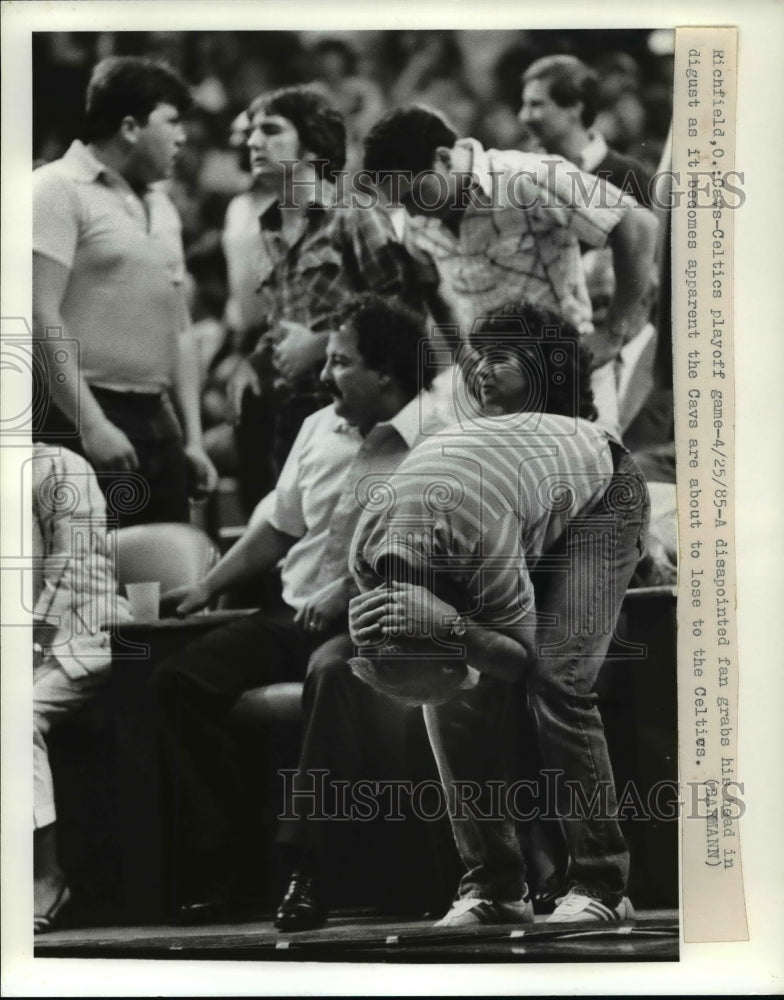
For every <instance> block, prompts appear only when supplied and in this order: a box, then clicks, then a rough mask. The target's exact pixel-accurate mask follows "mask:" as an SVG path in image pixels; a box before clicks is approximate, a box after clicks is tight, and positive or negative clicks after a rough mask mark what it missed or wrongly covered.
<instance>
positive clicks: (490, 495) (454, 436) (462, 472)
mask: <svg viewBox="0 0 784 1000" xmlns="http://www.w3.org/2000/svg"><path fill="white" fill-rule="evenodd" d="M612 475H613V460H612V455H611V452H610V447H609V438H608V435H607V434H606V433H605V432H604V431H602V430H601V429H600V428H598V427H596V426H595V425H594V424H591V423H588V422H587V421H584V420H574V419H572V418H567V417H561V416H555V415H552V414H540V413H537V414H531V413H522V414H512V415H507V416H503V417H487V418H484V419H482V420H479V421H476V422H475V424H474V426H473V427H472V428H471V430H470V431H467V430H466V429H465V428H462V427H461V428H457V427H450V428H448V429H447V430H445V431H443V432H442V433H440V434H437V435H434V436H433V437H431V438H429V439H427V440H426V441H425V442H423V443H422V444H420V445H419V446H418V447H417V448H415V449H414V451H412V452H411V454H410V455H409V456H408V457H407V458H406V459H405V460H404V461H403V462H402V463H401V465H400V466H399V467H398V469H397V470H396V471H395V472H394V473H393V474H392V475H391V476H388V477H386V479H385V481H384V488H383V491H382V490H381V489H378V490H375V491H374V490H368V491H367V493H366V495H367V496H371V497H372V498H373V499H372V502H368V504H367V505H366V507H365V510H364V512H363V514H362V516H361V518H360V521H359V524H358V526H357V530H356V533H355V535H354V539H353V543H352V550H351V556H350V564H351V566H352V569H353V572H354V576H355V579H356V581H357V583H358V585H359V586H360V588H361V589H362V590H370V589H372V588H373V587H376V586H378V585H379V584H381V583H384V582H389V581H388V580H387V579H386V577H385V575H384V574H385V572H386V570H385V567H384V564H383V562H382V560H383V559H384V557H395V556H396V557H398V558H399V559H400V560H401V561H402V562H403V563H404V564H405V565H406V566H407V567H410V568H411V569H412V571H413V572H412V577H411V578H412V579H417V580H419V581H420V582H423V581H427V582H425V584H424V585H425V586H428V589H431V590H434V591H437V590H438V589H439V587H438V578H439V576H440V575H441V574H443V581H445V582H449V583H450V584H451V585H455V584H456V585H457V586H458V587H459V588H460V590H461V592H462V593H464V594H465V597H466V605H465V606H464V607H462V608H460V609H459V610H460V611H461V613H463V614H465V615H467V616H468V617H472V618H475V619H476V620H477V621H482V622H486V623H494V624H499V625H500V624H506V625H512V624H517V623H519V622H521V621H522V620H523V619H524V618H525V617H526V615H527V614H528V613H529V612H530V611H531V610H532V608H533V605H534V592H533V586H532V583H531V579H530V576H529V571H530V570H532V569H534V568H535V567H536V564H537V563H538V561H539V559H540V557H541V556H542V554H543V553H547V552H548V551H549V550H550V549H552V547H553V546H554V545H555V544H556V542H557V541H558V540H559V539H560V538H561V537H562V536H563V535H564V533H565V531H566V527H567V524H568V522H569V521H570V519H572V518H575V517H578V516H579V515H580V514H583V513H586V512H588V511H589V510H591V509H592V508H593V507H594V506H595V505H596V503H597V502H598V501H599V500H600V499H601V497H602V496H603V494H604V492H605V490H606V488H607V486H608V485H609V483H610V480H611V477H612Z"/></svg>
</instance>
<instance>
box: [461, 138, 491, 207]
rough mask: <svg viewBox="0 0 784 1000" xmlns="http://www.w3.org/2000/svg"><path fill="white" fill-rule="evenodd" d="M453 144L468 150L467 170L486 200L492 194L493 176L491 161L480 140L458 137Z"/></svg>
mask: <svg viewBox="0 0 784 1000" xmlns="http://www.w3.org/2000/svg"><path fill="white" fill-rule="evenodd" d="M455 145H456V146H457V147H458V148H460V149H465V150H467V151H468V153H469V155H470V157H471V159H470V162H469V167H468V171H469V173H470V174H471V175H472V177H473V179H474V183H475V185H476V187H477V188H479V190H480V191H481V192H482V194H484V195H486V196H487V200H488V202H489V201H490V199H491V198H492V195H493V190H494V189H493V178H492V176H491V169H490V168H491V163H490V157H489V156H488V154H487V151H486V150H485V148H484V147H483V146H482V143H481V142H477V140H476V139H458V141H457V142H456V143H455Z"/></svg>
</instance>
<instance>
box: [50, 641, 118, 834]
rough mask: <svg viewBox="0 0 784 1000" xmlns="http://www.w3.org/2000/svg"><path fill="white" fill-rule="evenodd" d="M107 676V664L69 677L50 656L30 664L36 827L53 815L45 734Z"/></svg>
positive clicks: (91, 696) (52, 798)
mask: <svg viewBox="0 0 784 1000" xmlns="http://www.w3.org/2000/svg"><path fill="white" fill-rule="evenodd" d="M107 676H108V664H107V665H106V667H105V668H104V669H101V670H97V671H95V672H94V673H89V674H85V676H84V677H79V678H76V679H75V678H72V677H69V676H68V674H67V673H66V672H65V671H64V670H63V668H62V667H61V666H60V664H59V663H58V662H57V660H55V659H54V658H53V657H51V656H50V657H47V658H46V659H44V660H43V662H42V663H39V664H36V665H35V667H34V668H33V821H34V824H35V829H36V830H39V829H41V828H42V827H44V826H49V824H50V823H54V821H55V819H56V813H55V807H54V787H53V785H52V771H51V768H50V767H49V752H48V750H47V747H46V735H47V733H48V732H49V730H50V729H51V728H52V725H54V724H56V723H57V722H58V721H59V720H60V719H63V718H65V716H66V715H69V714H70V713H72V712H75V711H76V710H77V709H79V708H81V707H82V706H83V705H85V704H86V703H87V702H88V701H90V699H91V698H93V697H94V695H95V693H96V692H97V691H98V689H99V688H100V686H101V685H102V684H103V683H104V682H105V680H106V677H107Z"/></svg>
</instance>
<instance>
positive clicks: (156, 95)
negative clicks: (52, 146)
mask: <svg viewBox="0 0 784 1000" xmlns="http://www.w3.org/2000/svg"><path fill="white" fill-rule="evenodd" d="M159 104H171V105H173V106H174V107H175V108H177V110H178V111H179V112H180V113H183V112H185V111H187V110H188V108H189V107H190V106H191V95H190V91H189V90H188V87H187V85H186V83H185V81H184V80H182V79H181V78H180V77H179V76H178V75H177V74H176V73H175V72H174V70H173V69H171V67H169V66H167V65H166V64H165V63H162V62H156V61H155V60H154V59H147V58H144V57H142V56H109V58H107V59H102V60H101V61H100V62H99V63H98V64H97V65H96V66H95V68H94V69H93V72H92V75H91V77H90V82H89V84H88V85H87V98H86V105H85V112H84V128H83V130H82V132H83V136H82V137H83V138H84V139H85V141H86V142H93V141H96V140H98V141H100V140H102V139H110V138H111V137H112V136H113V135H115V133H116V132H117V130H118V129H119V128H120V125H121V124H122V120H123V118H125V117H126V116H128V115H131V116H132V117H133V118H135V119H136V121H137V122H138V123H139V124H140V125H142V126H144V125H146V124H147V119H148V118H149V117H150V112H151V111H154V110H155V108H156V107H157V106H158V105H159Z"/></svg>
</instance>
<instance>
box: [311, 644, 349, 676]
mask: <svg viewBox="0 0 784 1000" xmlns="http://www.w3.org/2000/svg"><path fill="white" fill-rule="evenodd" d="M353 655H354V645H353V643H352V642H351V638H350V637H349V636H347V635H338V636H335V637H334V638H332V639H328V640H327V642H325V643H323V644H322V645H321V646H319V647H318V649H316V650H314V651H313V652H312V653H311V655H310V659H309V660H308V671H307V678H306V680H307V681H308V682H309V683H314V682H316V683H320V682H322V681H329V680H334V679H338V680H339V679H341V678H343V677H351V676H353V674H352V673H351V668H350V667H349V665H348V661H349V660H350V659H351V657H352V656H353Z"/></svg>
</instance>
